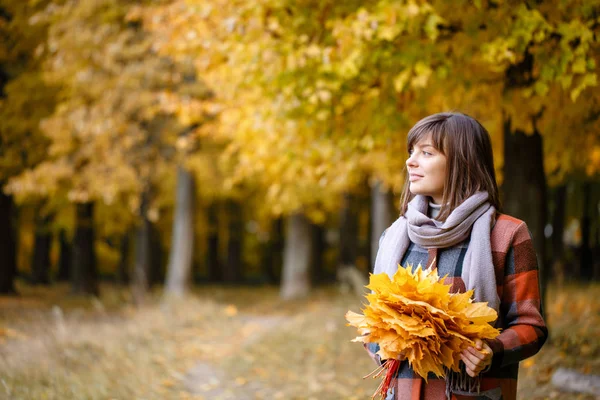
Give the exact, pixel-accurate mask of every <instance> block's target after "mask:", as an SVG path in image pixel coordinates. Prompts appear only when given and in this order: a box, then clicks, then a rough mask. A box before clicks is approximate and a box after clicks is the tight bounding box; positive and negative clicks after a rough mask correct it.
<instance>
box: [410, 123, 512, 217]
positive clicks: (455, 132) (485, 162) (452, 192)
mask: <svg viewBox="0 0 600 400" xmlns="http://www.w3.org/2000/svg"><path fill="white" fill-rule="evenodd" d="M428 136H430V137H431V141H432V144H433V146H434V147H435V148H436V149H437V150H439V151H440V152H441V153H442V154H444V155H445V156H446V160H447V164H446V165H447V173H446V180H445V182H444V193H443V197H442V208H441V210H440V214H439V216H438V219H439V220H440V221H445V220H446V218H448V216H449V215H450V213H451V212H452V211H453V210H454V209H455V208H456V207H458V206H459V205H460V204H461V203H462V202H463V201H465V200H466V199H467V198H468V197H470V196H472V195H473V194H475V192H479V191H484V192H487V193H488V195H489V199H488V201H489V202H490V204H491V205H493V206H494V207H495V208H496V210H498V211H500V209H501V206H500V196H499V194H498V184H497V183H496V173H495V171H494V155H493V152H492V141H491V139H490V134H489V133H488V131H487V130H486V129H485V128H484V127H483V126H482V125H481V124H480V123H479V122H478V121H477V120H475V119H474V118H471V117H469V116H468V115H465V114H461V113H457V112H443V113H438V114H433V115H430V116H428V117H425V118H423V119H422V120H420V121H419V122H417V123H416V124H415V126H413V127H412V128H411V130H410V131H409V132H408V143H407V149H408V151H409V152H410V150H411V149H412V148H413V146H414V145H415V144H416V143H418V142H419V141H421V140H423V139H425V138H426V137H428ZM405 170H406V172H407V175H408V170H407V168H406V167H405ZM409 185H410V183H409V180H408V176H407V179H406V180H405V183H404V189H403V190H402V197H401V201H400V215H404V214H405V213H406V209H407V208H408V203H409V202H410V200H412V198H413V197H414V195H412V194H411V193H410V189H409V187H410V186H409Z"/></svg>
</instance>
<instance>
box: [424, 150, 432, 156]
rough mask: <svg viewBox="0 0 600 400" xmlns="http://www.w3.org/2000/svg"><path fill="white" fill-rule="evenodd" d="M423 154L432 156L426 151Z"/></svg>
mask: <svg viewBox="0 0 600 400" xmlns="http://www.w3.org/2000/svg"><path fill="white" fill-rule="evenodd" d="M423 154H425V155H426V156H431V155H432V154H431V153H430V152H428V151H424V152H423Z"/></svg>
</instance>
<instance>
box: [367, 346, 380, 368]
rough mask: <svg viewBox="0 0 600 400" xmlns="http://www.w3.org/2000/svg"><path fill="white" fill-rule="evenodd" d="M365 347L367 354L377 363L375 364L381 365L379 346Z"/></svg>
mask: <svg viewBox="0 0 600 400" xmlns="http://www.w3.org/2000/svg"><path fill="white" fill-rule="evenodd" d="M364 346H365V350H367V353H368V354H369V357H371V359H372V360H373V361H375V364H377V365H381V364H382V361H381V358H380V357H379V355H378V354H377V352H378V351H379V345H378V344H377V343H365V344H364Z"/></svg>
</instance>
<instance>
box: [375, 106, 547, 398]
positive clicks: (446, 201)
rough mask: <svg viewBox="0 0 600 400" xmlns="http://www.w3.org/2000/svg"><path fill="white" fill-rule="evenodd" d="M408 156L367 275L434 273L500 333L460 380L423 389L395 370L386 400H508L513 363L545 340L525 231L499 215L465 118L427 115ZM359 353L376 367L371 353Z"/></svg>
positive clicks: (480, 139) (486, 158) (476, 133)
mask: <svg viewBox="0 0 600 400" xmlns="http://www.w3.org/2000/svg"><path fill="white" fill-rule="evenodd" d="M408 152H409V158H408V160H406V167H407V172H408V173H407V182H406V184H405V187H404V192H403V194H402V202H401V215H400V218H398V220H396V222H394V223H393V224H392V225H391V226H390V227H389V228H388V229H387V230H386V231H385V232H384V234H383V235H382V237H381V239H380V241H379V251H378V253H377V259H376V261H375V270H374V273H380V272H386V273H387V274H388V275H390V277H391V276H393V274H394V273H395V271H396V269H397V268H398V263H400V264H401V265H402V266H406V265H408V264H411V265H414V266H416V265H418V264H421V265H423V266H432V267H434V268H437V269H438V274H439V276H445V275H448V276H447V278H446V281H445V283H446V284H450V285H451V287H452V288H451V291H452V292H464V291H466V290H469V289H475V294H474V296H475V300H476V301H485V302H488V305H489V306H490V307H492V308H494V309H496V310H497V311H498V320H497V321H496V327H499V328H501V329H502V330H501V333H500V335H499V336H498V337H497V338H496V339H494V340H490V341H486V342H482V341H478V342H476V343H475V346H474V347H470V348H469V349H467V350H465V351H464V352H463V353H462V354H461V359H462V361H463V363H464V367H463V372H462V373H460V374H457V373H454V372H452V373H449V374H448V376H447V377H446V379H439V378H437V377H436V376H435V375H433V374H430V376H429V377H428V383H425V381H424V380H423V379H422V378H420V377H419V376H418V375H416V374H415V373H414V372H413V371H412V369H411V368H410V366H409V365H408V362H403V363H402V365H401V367H400V371H399V373H398V381H397V384H396V385H395V387H394V388H393V390H390V392H389V393H388V397H387V398H388V399H396V400H401V399H425V400H437V399H440V400H441V399H446V398H448V399H474V398H477V399H494V400H499V399H503V400H512V399H516V392H517V376H518V368H519V361H521V360H523V359H525V358H527V357H530V356H532V355H534V354H535V353H537V352H538V351H539V349H540V348H541V347H542V345H543V344H544V342H545V340H546V337H547V334H548V331H547V329H546V325H545V323H544V320H543V318H542V313H541V311H540V308H541V299H540V292H539V285H538V268H537V261H536V255H535V250H534V247H533V243H532V240H531V235H530V233H529V230H528V229H527V226H526V225H525V223H524V222H523V221H520V220H518V219H516V218H513V217H510V216H508V215H504V214H500V213H499V212H498V210H500V200H499V195H498V185H497V183H496V176H495V173H494V162H493V155H492V145H491V140H490V137H489V134H488V132H487V131H486V130H485V128H484V127H483V126H481V124H479V122H477V121H476V120H474V119H473V118H471V117H469V116H467V115H464V114H460V113H439V114H434V115H431V116H429V117H426V118H424V119H422V120H421V121H419V122H418V123H417V124H416V125H415V126H414V127H413V128H412V129H411V130H410V132H409V133H408ZM507 179H510V177H507ZM513 195H514V194H513ZM366 347H367V350H368V351H369V354H370V355H371V356H372V357H373V359H375V360H376V361H377V362H378V363H380V362H381V361H380V360H379V359H378V356H377V355H376V354H375V353H376V352H377V351H378V350H379V346H377V345H376V344H369V345H367V346H366Z"/></svg>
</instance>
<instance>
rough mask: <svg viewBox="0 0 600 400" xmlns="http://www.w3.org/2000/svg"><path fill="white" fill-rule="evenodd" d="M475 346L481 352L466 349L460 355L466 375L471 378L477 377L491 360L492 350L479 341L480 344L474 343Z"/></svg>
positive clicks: (471, 348) (469, 348)
mask: <svg viewBox="0 0 600 400" xmlns="http://www.w3.org/2000/svg"><path fill="white" fill-rule="evenodd" d="M475 345H476V346H477V345H479V346H477V347H481V350H477V349H475V348H473V347H468V348H467V349H465V350H463V352H462V353H461V359H462V360H463V362H464V363H465V367H466V370H467V373H468V374H469V375H470V376H472V377H475V376H477V375H478V374H479V373H480V372H481V371H482V370H483V369H484V368H485V367H487V366H488V365H489V364H490V363H491V360H492V349H491V348H490V347H489V346H488V344H487V343H485V342H481V341H480V343H477V342H476V343H475Z"/></svg>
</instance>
